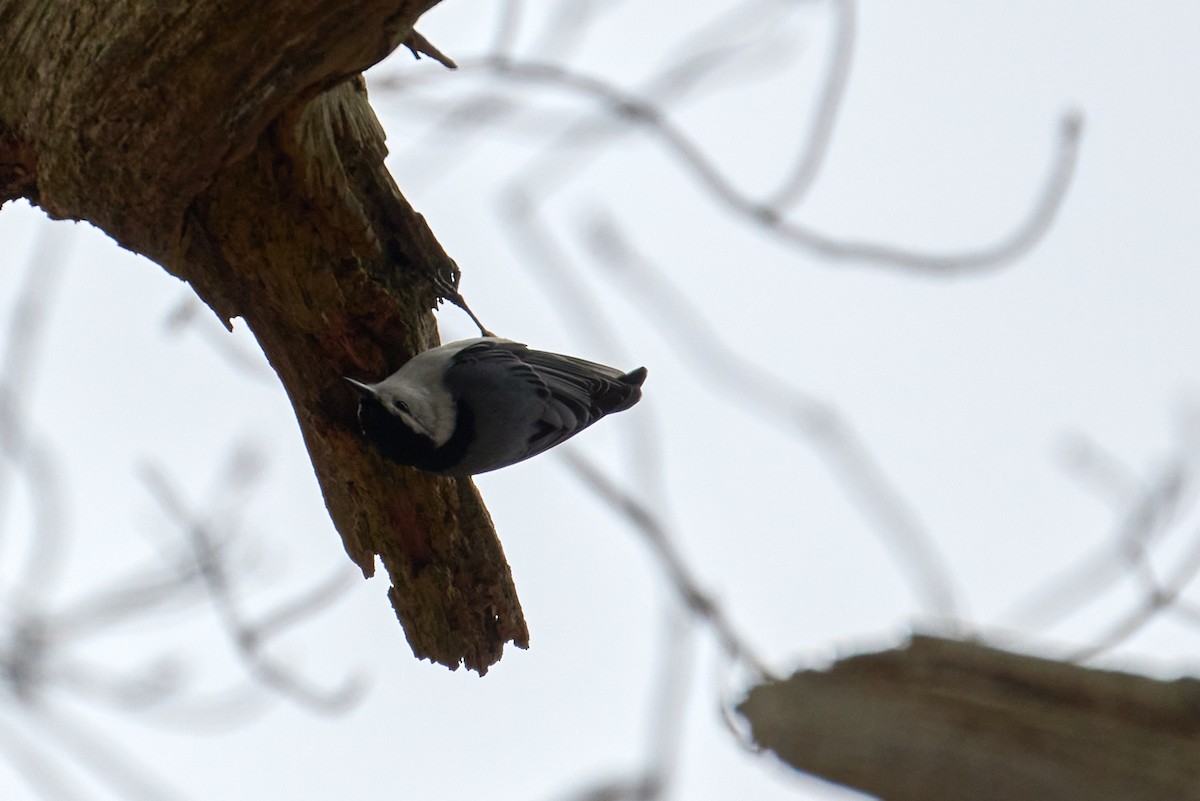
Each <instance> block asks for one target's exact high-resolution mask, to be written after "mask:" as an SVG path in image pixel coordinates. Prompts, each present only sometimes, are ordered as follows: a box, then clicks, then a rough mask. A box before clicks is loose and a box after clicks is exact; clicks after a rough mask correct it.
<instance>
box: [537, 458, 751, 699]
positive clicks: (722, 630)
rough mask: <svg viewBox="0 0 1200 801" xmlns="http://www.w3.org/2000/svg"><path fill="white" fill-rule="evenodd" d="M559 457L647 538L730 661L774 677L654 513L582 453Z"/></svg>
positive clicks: (685, 600) (688, 604)
mask: <svg viewBox="0 0 1200 801" xmlns="http://www.w3.org/2000/svg"><path fill="white" fill-rule="evenodd" d="M559 453H561V454H562V457H563V459H564V461H565V462H566V463H567V466H568V467H570V468H571V471H572V472H573V473H574V474H575V476H576V478H578V479H579V480H580V481H582V482H583V483H584V484H586V485H587V486H588V487H589V488H590V489H591V490H592V491H593V492H595V493H596V495H597V496H598V497H600V498H601V499H602V500H604V501H605V503H607V504H608V505H609V506H611V507H612V508H613V509H614V510H615V511H617V512H619V513H620V514H621V516H622V517H624V518H625V519H626V521H627V522H628V523H629V525H630V526H632V527H633V528H634V530H635V531H637V532H638V533H640V534H641V535H642V536H643V537H644V538H645V540H646V543H647V544H648V545H649V546H650V548H651V549H652V550H653V551H654V554H655V556H656V558H657V559H658V561H659V563H660V564H661V565H662V566H663V568H664V570H666V573H667V578H668V579H669V580H670V582H671V586H672V587H674V588H675V592H676V593H678V595H679V597H680V598H681V599H682V601H683V603H684V606H685V607H686V608H687V609H688V610H689V611H690V612H691V613H692V614H693V615H695V616H696V617H697V618H699V619H701V620H703V621H704V622H705V623H706V624H707V625H708V626H709V627H710V628H711V629H712V631H713V633H714V634H715V635H716V637H717V640H718V642H720V644H721V647H722V648H723V649H724V651H725V653H726V655H727V656H728V657H729V659H730V660H732V661H733V662H737V663H743V664H745V665H747V666H748V667H750V668H751V669H752V670H754V671H755V672H756V673H758V674H759V675H760V676H770V675H771V672H770V671H769V670H768V669H767V667H766V665H765V664H764V663H763V662H762V660H760V659H759V658H758V657H757V656H756V655H755V653H754V651H753V650H752V649H751V648H750V647H749V645H748V644H747V643H746V642H745V641H744V640H743V639H742V636H741V634H740V633H739V632H738V630H737V628H736V627H735V626H734V625H733V624H732V623H731V622H730V621H729V619H728V618H727V617H726V616H725V613H724V611H722V609H721V607H720V606H719V605H718V604H717V602H716V601H715V600H713V599H712V598H711V597H710V596H709V595H708V593H706V592H705V591H704V590H703V589H701V587H700V584H699V582H698V581H697V580H696V579H695V577H693V576H692V574H691V571H690V570H689V569H688V567H687V565H686V563H685V562H684V559H683V555H682V554H681V553H680V552H679V551H678V550H677V549H676V547H675V545H674V543H673V541H672V538H671V536H670V535H669V534H668V532H667V529H666V527H665V526H664V524H663V522H662V521H661V520H660V519H659V518H658V516H657V515H655V514H654V512H653V511H652V510H651V509H648V508H647V507H645V506H644V505H642V504H641V503H639V502H638V500H637V499H636V498H634V497H633V496H632V495H630V494H628V493H626V492H624V491H623V490H621V489H620V488H619V487H618V486H616V485H615V484H613V483H612V482H611V481H610V480H609V478H608V477H607V476H606V475H604V473H603V472H601V471H600V470H599V469H598V468H597V467H596V466H595V465H593V464H592V463H591V462H590V461H589V460H588V459H587V458H585V457H584V456H583V455H582V454H580V453H579V451H578V450H574V449H571V448H569V447H564V448H561V449H560V450H559Z"/></svg>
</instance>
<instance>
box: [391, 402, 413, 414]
mask: <svg viewBox="0 0 1200 801" xmlns="http://www.w3.org/2000/svg"><path fill="white" fill-rule="evenodd" d="M392 408H393V409H395V410H396V411H398V412H404V413H405V414H410V412H409V411H408V404H407V403H405V402H404V401H402V400H398V401H393V402H392Z"/></svg>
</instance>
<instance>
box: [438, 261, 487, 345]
mask: <svg viewBox="0 0 1200 801" xmlns="http://www.w3.org/2000/svg"><path fill="white" fill-rule="evenodd" d="M434 284H435V285H436V287H437V290H438V294H440V295H441V296H442V297H443V298H445V299H446V300H448V301H450V302H451V303H453V304H454V305H455V306H457V307H458V308H460V309H462V310H463V311H465V312H466V313H467V316H468V317H470V318H471V322H473V323H475V325H477V326H478V327H479V333H480V335H481V336H485V337H494V336H496V335H495V334H493V333H492V332H491V331H489V330H487V329H486V328H484V326H483V323H481V322H479V318H478V317H476V316H475V312H473V311H471V307H470V306H468V305H467V301H466V300H464V299H463V296H462V294H461V293H460V292H459V291H458V287H456V286H454V285H453V284H452V283H450V282H449V281H448V280H446V278H445V276H443V275H438V276H437V277H435V278H434Z"/></svg>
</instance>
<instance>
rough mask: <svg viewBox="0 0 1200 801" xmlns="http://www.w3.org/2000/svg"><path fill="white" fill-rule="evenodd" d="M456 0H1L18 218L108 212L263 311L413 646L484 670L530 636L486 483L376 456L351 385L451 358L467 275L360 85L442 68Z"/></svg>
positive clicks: (10, 191)
mask: <svg viewBox="0 0 1200 801" xmlns="http://www.w3.org/2000/svg"><path fill="white" fill-rule="evenodd" d="M437 2H438V0H389V1H387V2H383V1H380V0H376V1H375V2H369V1H368V2H360V3H353V4H346V3H344V2H337V0H261V1H260V2H255V3H234V4H228V3H214V2H203V0H192V1H191V2H172V3H163V2H159V0H0V203H3V202H6V201H8V200H12V199H15V198H27V199H28V200H30V201H31V202H33V203H35V204H37V205H38V206H40V207H41V208H42V209H44V210H45V211H46V213H47V214H49V215H50V216H51V217H54V218H65V219H78V220H87V221H89V222H91V223H93V224H95V225H96V226H98V227H99V228H101V229H103V230H104V231H105V232H107V233H108V234H109V235H110V236H112V237H113V238H114V239H115V240H116V241H117V242H119V243H120V244H121V245H122V246H124V247H126V248H128V249H130V250H132V251H135V252H138V253H141V254H143V255H145V256H147V257H149V258H151V259H153V260H154V261H156V262H158V263H159V264H161V265H162V266H163V267H164V268H165V269H166V270H167V271H168V272H170V273H171V274H173V275H175V276H178V277H179V278H181V279H183V280H185V281H187V282H188V283H189V284H191V286H192V288H193V289H194V290H195V291H196V293H197V294H198V295H199V296H200V297H201V298H202V299H203V300H204V302H205V303H207V304H208V305H209V307H210V308H212V310H213V311H214V312H215V313H216V314H217V315H218V316H219V317H220V318H221V320H222V321H224V322H225V323H226V325H229V322H230V321H231V320H232V319H233V318H234V317H241V318H242V319H243V320H244V321H245V322H246V324H247V325H248V326H249V328H250V329H251V330H252V331H253V332H254V335H255V337H257V339H258V341H259V343H260V344H261V346H262V348H263V351H264V353H265V354H266V356H267V358H268V359H269V360H270V362H271V365H272V366H273V367H274V369H275V371H276V373H277V374H278V375H279V378H280V380H281V381H282V383H283V386H284V388H285V389H286V391H287V394H288V397H289V398H290V399H291V402H292V404H293V406H294V408H295V412H296V417H297V419H298V421H299V423H300V430H301V432H302V434H303V436H304V441H305V444H306V445H307V447H308V451H309V454H310V456H311V458H312V463H313V467H314V469H315V471H316V474H317V478H318V480H319V482H320V485H321V490H322V492H323V493H324V497H325V503H326V505H327V507H328V509H329V513H330V515H331V517H332V519H333V522H334V524H335V525H336V527H337V529H338V531H339V532H340V533H341V536H342V540H343V542H344V544H345V548H346V551H347V553H348V554H349V555H350V557H351V558H352V559H353V560H354V561H355V562H356V563H357V564H358V566H359V567H360V568H361V569H362V571H363V573H364V574H365V575H367V576H370V575H371V574H372V573H373V572H374V569H375V556H376V554H378V555H379V556H380V557H381V558H382V562H383V564H384V566H385V567H386V569H387V571H388V573H389V575H390V577H391V581H392V587H391V589H390V590H389V593H388V594H389V597H390V599H391V601H392V604H393V606H394V607H395V610H396V614H397V616H398V617H399V619H400V622H401V623H402V625H403V627H404V631H405V633H406V635H407V637H408V641H409V643H410V645H411V646H412V649H413V652H414V654H416V655H417V656H419V657H425V658H429V659H431V660H434V661H437V662H440V663H442V664H445V665H448V666H450V667H451V668H454V667H457V666H458V665H459V664H465V665H466V666H467V667H469V668H472V669H474V670H477V671H478V672H479V673H481V674H482V673H484V672H486V670H487V668H488V666H490V665H492V664H493V663H495V661H496V660H497V659H499V658H500V655H501V653H502V651H503V648H504V644H505V643H506V642H513V643H515V644H516V645H519V646H521V647H527V644H528V631H527V629H526V627H525V622H524V619H523V617H522V614H521V608H520V604H519V603H518V601H517V596H516V590H515V588H514V586H513V583H512V577H511V573H510V571H509V568H508V564H507V562H506V561H505V559H504V554H503V552H502V550H501V547H500V543H499V541H498V539H497V538H496V534H495V531H494V529H493V527H492V523H491V520H490V518H489V516H488V514H487V511H486V509H485V508H484V506H483V503H482V501H481V499H480V497H479V495H478V493H477V491H476V489H475V487H474V485H473V484H472V483H471V482H470V481H468V480H448V479H440V478H435V477H432V476H429V475H425V474H422V473H419V472H416V471H412V470H407V469H402V468H397V467H395V466H392V465H390V464H386V463H384V462H383V461H381V460H380V459H379V458H378V456H377V455H376V454H375V453H374V452H373V451H372V450H371V449H369V448H368V447H365V446H364V444H363V442H362V440H361V438H360V436H359V435H358V433H357V429H356V424H355V414H354V411H355V403H356V401H355V398H354V397H353V393H352V391H351V390H350V388H349V387H348V386H346V385H344V382H342V380H341V376H343V375H350V376H363V377H372V376H381V375H384V374H387V373H389V372H391V371H392V370H394V369H396V368H397V367H399V365H400V364H402V363H403V362H404V361H405V360H406V359H407V358H408V357H409V356H410V355H411V354H413V353H414V352H417V351H418V350H421V349H423V348H426V347H429V346H430V345H432V344H435V343H436V340H437V330H436V326H435V323H434V321H433V315H432V313H431V310H432V309H433V308H434V306H435V305H436V304H437V302H438V300H439V291H444V287H445V282H447V281H449V282H451V283H453V282H454V281H455V280H456V279H457V268H456V266H455V265H454V262H453V261H452V260H451V259H450V258H449V257H448V256H447V255H446V253H445V252H444V251H443V250H442V248H441V247H440V246H439V245H438V243H437V240H436V239H435V238H434V236H433V234H432V233H431V232H430V230H429V228H428V227H427V226H426V224H425V221H424V219H423V218H422V217H421V216H420V215H419V214H417V213H416V212H415V211H413V209H412V208H411V207H410V206H409V205H408V203H407V202H406V201H405V200H404V198H403V197H402V196H401V195H400V192H399V191H398V189H397V188H396V186H395V184H394V182H393V181H392V179H391V176H390V175H389V174H388V172H387V170H386V169H385V167H384V165H383V158H384V154H385V152H386V150H385V147H384V135H383V131H382V129H381V128H380V126H379V124H378V122H377V120H376V119H375V116H374V114H373V112H372V111H371V108H370V106H369V105H368V103H367V100H366V93H365V89H364V86H363V83H362V80H361V77H360V76H359V73H360V72H361V71H362V70H364V69H366V68H367V67H368V66H370V65H371V64H374V63H376V62H377V61H379V60H380V59H382V58H383V57H384V56H386V55H387V54H388V53H390V52H391V51H392V50H393V49H395V48H396V47H397V46H399V45H402V44H403V45H406V46H408V47H409V48H410V49H412V50H413V51H414V53H416V52H423V53H425V54H427V55H432V56H434V57H435V58H437V59H438V60H443V59H444V57H442V56H441V54H440V53H438V52H437V51H436V50H435V49H434V48H433V47H432V46H431V45H430V44H429V43H428V42H426V41H425V39H424V38H423V37H421V36H420V34H417V33H416V32H415V31H414V30H413V24H414V23H415V22H416V20H417V19H418V17H420V15H421V14H422V13H424V12H425V11H426V10H428V9H429V8H430V7H432V6H433V5H435V4H436V3H437ZM444 63H445V62H444ZM439 287H442V290H439ZM184 424H185V421H182V420H181V421H180V425H184Z"/></svg>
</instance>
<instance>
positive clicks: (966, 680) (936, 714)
mask: <svg viewBox="0 0 1200 801" xmlns="http://www.w3.org/2000/svg"><path fill="white" fill-rule="evenodd" d="M738 711H739V712H741V714H742V715H743V716H745V717H746V719H747V720H748V721H749V723H750V726H751V730H752V734H753V737H754V741H755V742H756V743H758V744H759V745H760V746H762V747H764V748H768V749H770V750H771V751H774V752H775V753H776V755H778V756H779V758H780V759H782V760H784V761H785V762H787V763H788V764H790V765H792V766H793V767H795V768H797V769H798V770H803V771H807V772H810V773H813V774H815V775H817V776H821V777H822V778H826V779H829V780H830V781H834V782H838V783H841V784H845V785H848V786H850V787H854V788H857V789H859V790H862V791H864V792H867V793H870V794H871V795H873V796H876V797H878V798H881V799H886V801H929V799H943V798H944V799H970V800H971V801H1074V800H1075V799H1078V801H1165V799H1171V800H1172V801H1188V800H1189V799H1191V800H1192V801H1195V800H1196V799H1200V681H1196V680H1195V679H1179V680H1176V681H1156V680H1154V679H1150V678H1146V677H1144V676H1135V675H1131V674H1128V673H1117V672H1113V671H1105V670H1092V669H1089V668H1085V667H1082V666H1080V665H1074V664H1070V663H1065V662H1055V661H1051V660H1046V659H1037V658H1034V657H1030V656H1022V655H1018V654H1013V653H1009V652H1006V651H1000V650H996V649H994V648H989V647H987V646H984V645H981V644H979V643H972V642H956V641H953V640H943V639H936V638H932V637H915V638H914V639H913V641H912V642H911V643H910V644H909V646H908V647H907V648H903V649H900V650H896V651H884V652H882V653H876V654H864V655H860V656H853V657H850V658H848V659H843V660H841V661H840V662H838V663H837V664H835V665H833V667H831V668H830V669H829V670H827V671H803V672H800V673H796V674H795V675H794V676H792V677H791V678H789V679H786V680H782V681H769V682H766V683H764V684H761V685H760V686H758V687H755V688H754V689H753V690H752V691H751V692H750V694H749V695H748V697H747V698H746V700H745V701H744V702H743V703H742V704H741V706H740V707H739V710H738Z"/></svg>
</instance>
